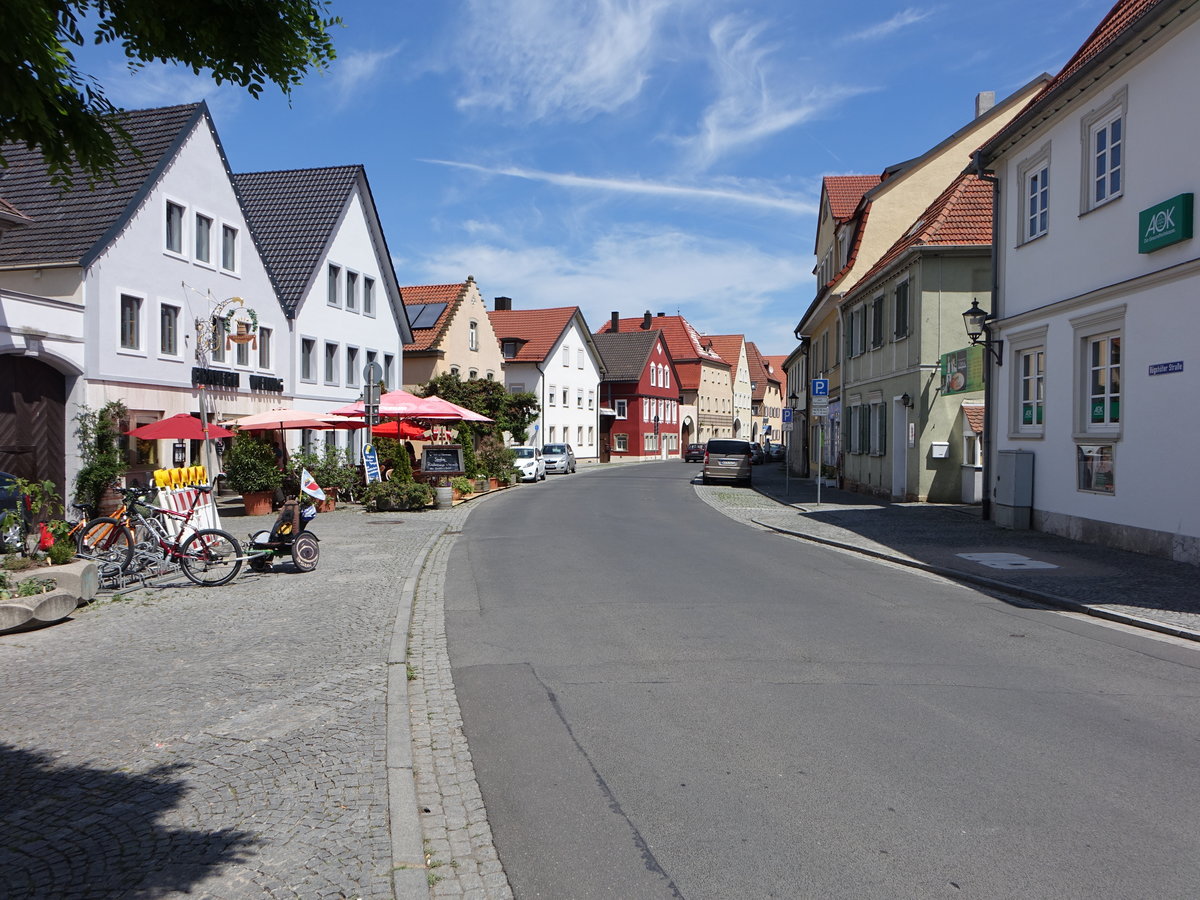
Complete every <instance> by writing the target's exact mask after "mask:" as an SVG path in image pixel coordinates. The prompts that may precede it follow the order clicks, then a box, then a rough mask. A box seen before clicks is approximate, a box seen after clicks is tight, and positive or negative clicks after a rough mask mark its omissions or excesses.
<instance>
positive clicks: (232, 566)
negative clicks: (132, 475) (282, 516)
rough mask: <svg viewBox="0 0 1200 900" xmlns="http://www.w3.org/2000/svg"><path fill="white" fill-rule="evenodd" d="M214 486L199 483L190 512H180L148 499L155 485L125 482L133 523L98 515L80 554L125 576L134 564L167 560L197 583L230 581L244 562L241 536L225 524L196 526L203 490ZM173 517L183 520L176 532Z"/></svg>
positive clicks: (84, 537) (214, 584)
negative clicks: (169, 524)
mask: <svg viewBox="0 0 1200 900" xmlns="http://www.w3.org/2000/svg"><path fill="white" fill-rule="evenodd" d="M211 491H212V486H211V485H203V486H200V487H198V488H197V489H196V495H195V497H193V498H192V505H191V506H190V507H189V508H188V510H187V512H185V513H177V512H174V511H172V510H169V509H160V508H159V507H157V506H150V505H148V504H147V503H146V502H145V501H146V499H148V498H149V497H150V496H151V495H153V493H154V492H153V491H145V490H143V489H141V488H126V489H124V490H123V491H122V492H121V493H122V496H123V500H124V506H125V509H126V512H127V514H128V518H129V521H130V522H131V523H132V525H133V529H132V530H130V528H129V526H128V525H126V524H125V523H124V522H122V521H121V520H119V519H117V518H114V517H111V516H103V517H101V518H98V519H93V520H92V521H90V522H89V523H88V524H87V527H86V528H85V529H84V531H83V532H82V533H81V535H80V538H79V543H80V546H81V547H86V548H87V552H84V551H83V550H81V551H80V555H81V556H85V557H86V558H89V559H93V560H96V561H97V562H99V563H100V564H101V576H102V577H103V576H106V575H107V576H108V577H109V578H114V577H120V576H124V575H126V574H129V573H131V572H133V571H135V565H136V568H137V569H141V568H145V567H147V566H151V565H153V566H157V565H160V564H161V563H163V562H166V563H168V564H171V565H177V566H178V567H179V569H180V570H181V571H182V572H183V574H184V575H185V576H187V578H188V580H189V581H192V582H194V583H195V584H199V585H203V586H206V587H218V586H220V585H222V584H228V583H229V582H230V581H232V580H233V579H234V578H235V577H236V576H237V574H238V572H240V571H241V568H242V562H243V557H242V548H241V545H240V544H239V543H238V541H237V538H235V537H234V536H233V535H231V534H230V533H229V532H228V531H224V530H223V529H220V528H201V529H195V528H193V527H191V521H192V519H193V518H194V517H195V515H196V509H197V507H198V505H199V502H200V497H201V495H203V494H207V493H209V492H211ZM169 520H178V521H177V522H173V523H172V527H173V528H174V530H175V534H171V532H170V530H169V529H168V527H167V524H166V522H168V521H169ZM185 535H186V537H185Z"/></svg>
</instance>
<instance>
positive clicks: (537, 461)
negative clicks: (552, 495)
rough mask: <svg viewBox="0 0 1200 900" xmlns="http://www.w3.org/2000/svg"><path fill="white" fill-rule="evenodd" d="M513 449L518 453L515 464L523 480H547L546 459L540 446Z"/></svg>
mask: <svg viewBox="0 0 1200 900" xmlns="http://www.w3.org/2000/svg"><path fill="white" fill-rule="evenodd" d="M511 449H512V451H513V452H514V453H516V454H517V458H516V459H515V460H514V461H513V465H514V466H516V468H517V471H518V472H520V473H521V476H520V477H521V480H522V481H545V480H546V460H544V459H543V458H542V451H541V449H539V448H538V447H513V448H511Z"/></svg>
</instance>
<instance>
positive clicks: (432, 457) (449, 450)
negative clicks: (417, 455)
mask: <svg viewBox="0 0 1200 900" xmlns="http://www.w3.org/2000/svg"><path fill="white" fill-rule="evenodd" d="M421 471H422V472H424V473H425V474H426V475H428V474H431V473H432V474H437V475H462V474H463V472H465V471H466V470H465V469H464V468H463V448H462V445H461V444H440V445H436V446H426V447H425V449H424V450H423V451H422V452H421Z"/></svg>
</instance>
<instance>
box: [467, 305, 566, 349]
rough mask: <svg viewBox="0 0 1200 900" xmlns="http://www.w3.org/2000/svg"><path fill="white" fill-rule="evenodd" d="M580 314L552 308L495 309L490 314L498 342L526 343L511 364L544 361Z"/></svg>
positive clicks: (564, 308)
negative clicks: (516, 340) (507, 340)
mask: <svg viewBox="0 0 1200 900" xmlns="http://www.w3.org/2000/svg"><path fill="white" fill-rule="evenodd" d="M577 313H579V307H578V306H559V307H555V308H553V309H494V310H492V311H491V312H489V313H488V318H489V319H491V320H492V330H494V331H495V332H496V339H497V340H498V341H500V342H501V344H503V342H504V341H505V340H506V339H510V338H516V339H518V340H521V341H524V342H525V343H523V344H522V345H521V346H520V348H519V349H518V350H517V354H516V355H515V356H510V357H508V359H509V361H511V362H542V361H544V360H545V359H546V355H547V354H548V353H549V352H550V351H551V350H553V349H554V345H555V344H556V343H557V342H558V339H559V338H561V337H562V334H563V332H564V331H566V330H567V326H568V325H569V324H570V323H571V319H572V318H574V316H575V315H576V314H577Z"/></svg>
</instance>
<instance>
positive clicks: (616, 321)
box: [608, 312, 621, 334]
mask: <svg viewBox="0 0 1200 900" xmlns="http://www.w3.org/2000/svg"><path fill="white" fill-rule="evenodd" d="M608 330H609V331H611V332H612V333H613V334H616V333H617V332H618V331H620V330H621V314H620V313H619V312H613V314H612V322H611V324H610V325H609V326H608Z"/></svg>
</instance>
